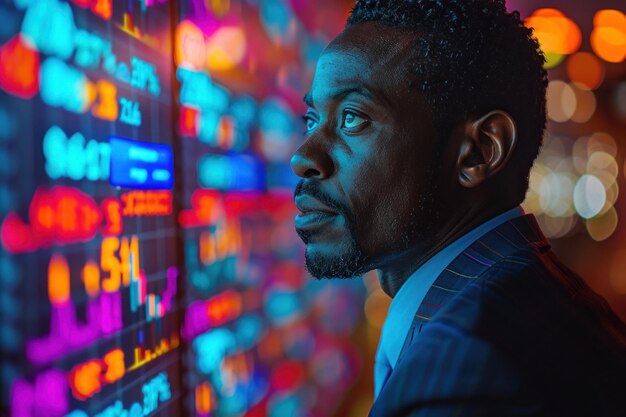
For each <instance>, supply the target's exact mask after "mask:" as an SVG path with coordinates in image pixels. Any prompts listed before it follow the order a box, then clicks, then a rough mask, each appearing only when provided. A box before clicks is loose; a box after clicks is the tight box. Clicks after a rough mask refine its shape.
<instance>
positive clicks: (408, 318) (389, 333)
mask: <svg viewBox="0 0 626 417" xmlns="http://www.w3.org/2000/svg"><path fill="white" fill-rule="evenodd" d="M523 214H524V211H523V210H522V209H521V207H519V206H518V207H515V208H513V209H510V210H508V211H506V212H504V213H502V214H500V215H498V216H496V217H494V218H492V219H491V220H488V221H487V222H485V223H483V224H481V225H480V226H478V227H476V228H474V229H472V230H470V231H469V232H468V233H466V234H464V235H463V236H461V237H460V238H458V239H457V240H455V241H454V242H452V243H450V244H449V245H448V246H446V247H445V248H443V249H442V250H440V251H439V252H437V253H436V254H435V255H434V256H433V257H431V258H430V259H429V260H428V261H426V262H425V263H424V264H422V265H421V266H420V267H419V268H418V269H417V270H416V271H415V272H414V273H413V274H411V276H410V277H409V278H408V279H407V280H406V282H405V283H404V284H403V285H402V287H401V288H400V290H399V291H398V292H397V293H396V295H395V297H394V298H393V300H392V301H391V305H390V306H389V311H388V313H387V318H386V319H385V324H384V325H383V329H382V332H381V336H380V342H379V344H378V351H377V352H376V358H377V360H387V361H388V363H389V364H390V365H391V368H392V369H393V368H394V367H395V366H396V363H397V361H398V357H399V356H400V350H401V349H402V346H403V345H404V339H405V338H406V336H407V333H408V331H409V328H410V327H411V323H412V322H413V317H414V316H415V313H416V312H417V309H418V308H419V306H420V304H421V303H422V301H423V300H424V297H425V296H426V293H427V292H428V290H429V289H430V287H431V286H432V285H433V284H434V282H435V280H436V279H437V277H438V276H439V275H440V274H441V273H442V272H443V270H444V269H445V268H446V267H447V266H448V265H449V264H450V263H451V262H452V261H453V260H454V258H456V257H457V256H459V255H460V254H461V252H463V251H464V250H465V249H467V248H468V247H469V246H470V245H471V244H472V243H474V242H475V241H476V240H478V239H479V238H480V237H482V236H483V235H484V234H486V233H487V232H489V231H491V230H493V229H495V228H496V227H498V226H499V225H501V224H502V223H505V222H507V221H509V220H511V219H514V218H516V217H519V216H522V215H523Z"/></svg>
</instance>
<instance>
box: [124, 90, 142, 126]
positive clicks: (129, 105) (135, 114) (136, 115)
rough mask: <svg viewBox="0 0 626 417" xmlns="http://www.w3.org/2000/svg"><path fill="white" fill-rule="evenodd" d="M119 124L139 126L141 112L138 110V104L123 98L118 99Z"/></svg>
mask: <svg viewBox="0 0 626 417" xmlns="http://www.w3.org/2000/svg"><path fill="white" fill-rule="evenodd" d="M120 107H121V109H122V111H121V112H120V122H124V123H127V124H129V125H131V126H141V110H139V103H137V102H136V101H132V100H129V99H127V98H125V97H120Z"/></svg>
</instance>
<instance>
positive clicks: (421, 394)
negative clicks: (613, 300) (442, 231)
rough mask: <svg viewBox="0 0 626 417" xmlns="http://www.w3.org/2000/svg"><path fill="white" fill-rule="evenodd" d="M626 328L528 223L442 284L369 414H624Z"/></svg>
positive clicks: (498, 235)
mask: <svg viewBox="0 0 626 417" xmlns="http://www.w3.org/2000/svg"><path fill="white" fill-rule="evenodd" d="M625 329H626V326H624V324H623V323H622V322H621V321H620V320H619V318H617V316H615V314H614V313H613V312H612V311H611V309H610V308H609V307H608V305H607V304H606V302H605V301H604V300H603V299H602V298H601V297H599V296H598V295H596V294H595V293H594V292H593V291H592V290H591V289H590V288H589V287H588V286H587V285H586V284H585V283H584V281H583V280H582V279H581V278H579V277H578V276H576V275H575V274H574V273H573V272H571V271H570V270H568V269H567V268H566V267H565V266H564V265H562V264H561V262H560V261H559V260H558V259H557V258H556V257H555V256H554V254H553V253H552V252H551V251H550V246H549V244H548V242H547V241H546V239H545V238H544V237H543V235H542V233H541V231H540V229H539V227H538V225H537V223H536V221H535V218H534V217H533V216H532V215H527V216H522V217H518V218H516V219H513V220H511V221H509V222H506V223H504V224H502V225H500V226H498V227H497V228H496V229H494V230H492V231H491V232H489V233H487V234H486V235H485V236H483V237H482V238H480V239H479V240H478V241H476V242H474V243H473V244H472V245H471V246H470V247H468V248H467V249H466V250H465V251H464V252H463V253H461V255H459V256H458V257H457V258H455V259H454V261H452V263H451V264H450V265H448V267H447V268H446V269H445V270H444V271H443V272H442V273H441V275H439V277H438V278H437V280H436V281H435V284H434V285H433V286H432V287H431V288H430V290H429V292H428V293H427V295H426V297H425V298H424V301H423V302H422V303H421V305H420V306H419V308H418V311H417V314H416V316H415V318H414V321H413V324H412V327H411V329H410V330H409V332H408V335H407V338H406V340H405V343H404V347H403V348H402V352H401V354H400V357H399V359H398V362H397V364H396V367H395V369H394V370H393V372H392V374H391V376H390V378H389V380H388V381H387V383H386V384H385V386H384V387H383V389H382V391H381V392H380V394H379V396H378V398H377V399H376V401H375V403H374V405H373V407H372V409H371V411H370V417H396V416H397V417H399V416H411V417H418V416H428V417H434V416H454V417H461V416H498V417H507V416H554V417H561V416H562V417H570V416H585V417H586V416H589V417H591V416H593V417H595V416H616V417H617V416H622V417H623V416H626V350H625V348H624V346H626V343H624V341H625V340H626V336H625V335H626V331H625Z"/></svg>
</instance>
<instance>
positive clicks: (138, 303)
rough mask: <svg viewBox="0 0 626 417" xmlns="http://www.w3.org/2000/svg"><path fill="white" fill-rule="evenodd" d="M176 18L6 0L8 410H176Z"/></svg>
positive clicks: (1, 137) (2, 100)
mask: <svg viewBox="0 0 626 417" xmlns="http://www.w3.org/2000/svg"><path fill="white" fill-rule="evenodd" d="M171 24H172V15H171V12H170V4H169V2H168V1H159V0H156V1H149V0H142V1H135V0H130V1H112V0H73V1H70V2H67V1H62V0H38V1H28V0H27V1H20V0H15V1H4V2H2V4H1V5H0V26H2V29H1V30H0V61H1V62H2V70H0V72H1V73H0V119H2V122H0V125H1V127H0V147H1V149H0V156H1V157H2V160H1V161H0V165H2V166H3V167H4V169H2V174H1V175H0V202H1V203H0V212H1V213H0V218H1V219H2V223H1V226H0V237H1V240H2V251H1V254H0V276H2V290H0V291H2V302H0V305H1V306H2V307H0V308H1V309H2V312H1V313H0V317H2V318H1V320H2V327H1V329H2V331H1V333H0V346H1V349H2V370H1V377H2V383H1V384H0V385H2V387H3V388H2V410H4V412H6V413H7V414H9V415H12V416H49V417H56V416H66V415H67V416H71V417H87V416H89V417H92V416H102V417H104V416H118V415H119V416H121V415H129V416H137V415H155V416H156V415H160V416H172V415H178V413H179V410H180V407H181V406H180V403H181V400H180V399H181V396H182V391H181V384H180V382H179V381H180V380H181V378H182V375H181V365H180V363H181V354H180V352H181V349H180V348H179V346H180V344H181V341H180V328H179V316H180V303H179V301H178V300H179V291H180V290H181V287H180V285H179V284H180V278H179V276H180V266H179V264H180V261H179V258H178V254H177V246H176V234H177V228H176V222H175V218H174V215H173V210H174V204H173V194H172V181H173V179H174V170H173V153H172V151H173V148H172V144H173V139H174V136H173V134H174V132H173V124H172V113H173V108H172V59H171V54H172V46H171V44H172V42H171V34H172V32H171ZM124 411H126V412H127V414H124Z"/></svg>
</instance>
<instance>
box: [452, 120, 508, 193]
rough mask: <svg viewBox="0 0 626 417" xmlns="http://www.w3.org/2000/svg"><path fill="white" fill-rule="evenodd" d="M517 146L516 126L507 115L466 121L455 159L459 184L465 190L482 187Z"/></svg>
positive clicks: (502, 165) (504, 163)
mask: <svg viewBox="0 0 626 417" xmlns="http://www.w3.org/2000/svg"><path fill="white" fill-rule="evenodd" d="M516 144H517V125H516V124H515V120H513V118H512V117H511V116H510V115H509V114H508V113H506V112H504V111H501V110H494V111H492V112H489V113H487V114H486V115H484V116H482V117H481V118H480V119H477V120H476V119H472V120H469V121H468V122H467V124H466V128H465V135H464V137H463V139H462V141H461V146H460V147H459V155H458V158H457V173H458V181H459V183H460V184H461V185H462V186H464V187H467V188H474V187H477V186H478V185H480V184H482V183H483V182H484V181H485V180H486V179H487V178H489V177H490V176H492V175H493V174H495V173H496V172H498V171H500V170H501V169H502V168H504V166H505V165H506V163H507V162H508V160H509V158H510V157H511V155H512V154H513V150H514V149H515V145H516Z"/></svg>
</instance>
